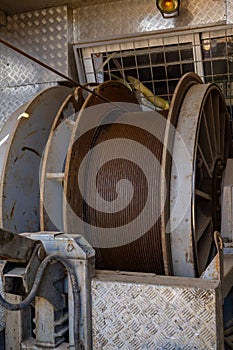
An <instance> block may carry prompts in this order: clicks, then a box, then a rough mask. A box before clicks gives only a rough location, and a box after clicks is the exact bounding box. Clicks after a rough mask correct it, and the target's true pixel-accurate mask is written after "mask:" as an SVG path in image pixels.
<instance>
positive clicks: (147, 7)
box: [74, 0, 226, 42]
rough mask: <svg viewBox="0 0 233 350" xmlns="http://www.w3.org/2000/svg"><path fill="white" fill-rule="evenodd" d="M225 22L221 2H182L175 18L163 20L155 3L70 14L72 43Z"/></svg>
mask: <svg viewBox="0 0 233 350" xmlns="http://www.w3.org/2000/svg"><path fill="white" fill-rule="evenodd" d="M225 20H226V3H225V1H224V0H209V1H205V0H198V1H190V0H182V1H181V9H180V15H179V17H176V18H172V19H164V18H163V17H162V15H161V13H160V12H159V10H158V9H157V7H156V4H155V0H122V1H118V2H111V1H109V2H106V3H105V4H102V3H100V4H98V5H93V6H86V7H80V8H78V9H76V10H74V41H75V42H78V41H80V40H95V39H104V38H108V37H113V36H119V35H127V34H133V33H142V32H149V31H155V30H161V29H169V28H177V27H178V28H179V27H187V26H196V25H206V24H210V23H219V22H222V21H225Z"/></svg>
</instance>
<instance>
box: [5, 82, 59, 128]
mask: <svg viewBox="0 0 233 350" xmlns="http://www.w3.org/2000/svg"><path fill="white" fill-rule="evenodd" d="M54 85H56V84H55V83H44V84H34V85H25V86H24V85H22V86H16V87H4V88H0V129H2V127H3V126H4V124H5V122H6V121H7V120H8V118H9V117H10V116H11V114H12V113H13V112H14V111H16V109H18V108H19V107H20V106H21V105H22V104H23V103H25V102H28V101H29V100H30V99H31V98H32V97H34V96H35V95H36V94H37V93H38V92H40V91H42V90H44V89H46V88H49V87H51V86H54Z"/></svg>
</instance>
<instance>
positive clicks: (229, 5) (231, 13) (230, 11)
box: [226, 0, 233, 24]
mask: <svg viewBox="0 0 233 350" xmlns="http://www.w3.org/2000/svg"><path fill="white" fill-rule="evenodd" d="M226 9H227V23H228V24H231V23H233V2H232V0H227V2H226Z"/></svg>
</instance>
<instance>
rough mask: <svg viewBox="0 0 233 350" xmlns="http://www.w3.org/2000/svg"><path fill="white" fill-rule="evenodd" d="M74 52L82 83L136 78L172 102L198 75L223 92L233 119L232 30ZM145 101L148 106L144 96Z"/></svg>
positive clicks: (81, 48) (165, 36) (117, 42)
mask: <svg viewBox="0 0 233 350" xmlns="http://www.w3.org/2000/svg"><path fill="white" fill-rule="evenodd" d="M74 49H75V56H76V62H77V66H78V71H79V77H80V78H81V80H82V82H88V83H90V82H97V83H101V82H103V81H106V80H109V79H117V78H121V79H122V78H123V79H125V80H127V76H133V77H134V78H137V79H138V80H139V81H140V82H142V83H143V84H144V85H145V86H146V87H147V88H148V89H150V91H151V95H157V96H160V97H163V98H164V99H166V100H167V101H169V102H170V101H171V97H172V94H173V92H174V89H175V87H176V85H177V82H178V80H179V78H180V77H181V76H182V75H183V74H185V73H186V72H190V71H193V72H196V73H197V74H199V75H200V76H201V78H202V79H203V81H204V82H215V83H217V84H218V85H219V86H220V88H221V89H222V92H223V94H224V97H225V99H226V103H227V106H228V108H229V112H230V115H231V118H232V115H233V110H232V105H233V27H232V25H226V26H225V27H223V26H222V27H219V26H215V27H211V29H207V28H198V29H196V30H195V31H193V32H192V33H190V32H189V31H188V30H186V31H184V32H181V31H180V32H179V33H175V32H171V31H169V32H167V33H153V34H151V35H148V36H147V37H146V38H145V37H143V38H142V37H136V38H131V39H130V38H125V39H121V40H120V39H119V40H112V41H106V42H104V43H99V44H98V43H89V44H85V45H82V44H80V45H75V46H74ZM139 98H141V102H142V103H143V102H145V101H143V98H142V96H139ZM144 100H145V99H144ZM150 107H151V108H153V107H152V106H150Z"/></svg>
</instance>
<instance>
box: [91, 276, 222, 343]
mask: <svg viewBox="0 0 233 350" xmlns="http://www.w3.org/2000/svg"><path fill="white" fill-rule="evenodd" d="M92 303H93V319H92V321H93V348H94V350H100V349H106V350H119V349H122V350H123V349H127V350H139V349H156V350H159V349H166V350H174V349H176V350H178V349H179V350H193V349H198V350H206V349H211V350H214V349H216V350H217V349H218V350H220V349H223V343H222V329H221V327H220V324H221V313H222V311H221V302H220V299H219V294H218V282H209V281H200V280H198V279H188V280H186V281H185V279H181V278H174V277H173V278H169V279H168V278H167V277H155V276H151V277H146V276H144V277H140V276H138V275H137V276H134V277H132V276H124V275H123V274H122V275H120V274H115V275H112V276H111V275H110V274H108V275H107V276H105V275H104V273H103V274H102V275H101V274H100V275H97V278H95V279H94V280H93V281H92Z"/></svg>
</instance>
